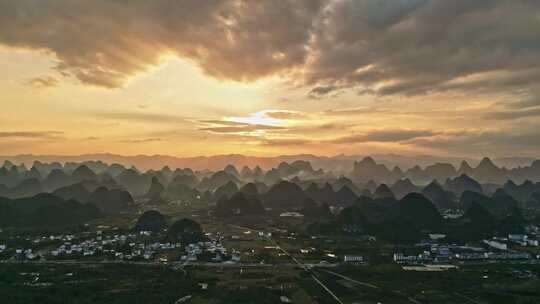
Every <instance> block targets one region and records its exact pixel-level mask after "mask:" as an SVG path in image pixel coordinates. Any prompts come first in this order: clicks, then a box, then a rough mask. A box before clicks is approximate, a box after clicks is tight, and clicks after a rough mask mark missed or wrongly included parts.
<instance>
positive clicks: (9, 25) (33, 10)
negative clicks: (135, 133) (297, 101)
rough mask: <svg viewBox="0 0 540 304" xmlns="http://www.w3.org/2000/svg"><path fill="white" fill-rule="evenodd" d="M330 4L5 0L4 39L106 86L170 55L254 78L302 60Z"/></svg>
mask: <svg viewBox="0 0 540 304" xmlns="http://www.w3.org/2000/svg"><path fill="white" fill-rule="evenodd" d="M324 2H325V1H322V0H321V1H319V0H289V1H231V0H208V1H198V0H187V1H169V0H156V1H139V0H135V1H108V0H94V1H71V0H58V1H35V0H7V1H1V2H0V44H4V45H8V46H13V47H20V48H28V49H35V50H46V51H48V52H49V53H52V54H53V55H54V57H55V60H57V61H58V64H57V65H56V69H57V70H58V71H59V72H60V73H61V74H64V75H70V76H73V77H76V78H77V79H79V80H80V81H81V82H82V83H85V84H91V85H96V86H102V87H107V88H115V87H119V86H122V85H123V84H124V83H125V82H126V81H127V80H128V79H129V78H130V77H131V76H133V75H135V74H137V73H141V72H144V71H146V70H147V69H148V68H149V67H151V66H154V65H157V64H159V63H160V61H161V58H162V56H163V55H164V54H168V55H176V56H179V57H184V58H189V59H191V60H192V61H193V62H195V63H196V64H197V65H198V66H200V67H201V68H202V70H203V71H204V72H205V73H206V74H209V75H212V76H213V77H216V78H219V79H232V80H238V81H250V80H254V79H257V78H260V77H264V76H268V75H273V74H274V73H279V72H280V71H284V70H287V69H290V68H291V67H293V66H298V65H301V64H303V63H304V61H305V59H306V57H307V52H308V49H307V47H306V45H307V44H308V42H309V40H310V38H311V31H312V27H313V23H314V20H316V19H317V17H316V16H317V15H318V14H319V12H320V10H321V8H322V7H323V3H324Z"/></svg>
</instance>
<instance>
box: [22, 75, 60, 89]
mask: <svg viewBox="0 0 540 304" xmlns="http://www.w3.org/2000/svg"><path fill="white" fill-rule="evenodd" d="M58 83H59V81H58V79H56V78H55V77H52V76H39V77H34V78H31V79H28V80H27V81H26V84H28V85H31V86H35V87H42V88H52V87H56V86H58Z"/></svg>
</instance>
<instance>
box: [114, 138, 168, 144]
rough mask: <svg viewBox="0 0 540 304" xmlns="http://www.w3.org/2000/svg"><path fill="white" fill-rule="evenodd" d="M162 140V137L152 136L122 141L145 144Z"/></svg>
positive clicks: (123, 141)
mask: <svg viewBox="0 0 540 304" xmlns="http://www.w3.org/2000/svg"><path fill="white" fill-rule="evenodd" d="M157 141H161V138H157V137H152V138H143V139H129V140H121V141H120V142H121V143H128V144H144V143H151V142H157Z"/></svg>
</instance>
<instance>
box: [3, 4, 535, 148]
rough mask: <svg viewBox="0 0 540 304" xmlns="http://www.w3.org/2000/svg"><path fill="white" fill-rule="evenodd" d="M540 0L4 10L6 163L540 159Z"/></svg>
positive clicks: (16, 7) (15, 7) (9, 6)
mask: <svg viewBox="0 0 540 304" xmlns="http://www.w3.org/2000/svg"><path fill="white" fill-rule="evenodd" d="M539 28H540V1H533V0H530V1H526V0H475V1H470V0H452V1H447V0H432V1H429V0H290V1H287V0H283V1H273V0H272V1H262V0H261V1H238V0H234V1H226V0H207V1H199V0H184V1H180V0H179V1H169V0H155V1H142V0H132V1H127V0H93V1H83V0H2V1H0V94H1V95H0V102H1V105H2V108H1V111H0V126H1V128H0V155H15V154H30V153H32V154H59V155H74V154H85V153H105V152H106V153H116V154H123V155H137V154H167V155H174V156H198V155H216V154H230V153H235V154H236V153H239V154H246V155H257V156H272V155H282V154H300V153H310V154H317V155H337V154H375V153H396V154H403V155H423V154H429V155H438V156H454V157H455V156H463V157H481V156H485V155H489V156H495V157H503V156H525V157H538V156H539V155H540V119H539V118H540V31H539V30H538V29H539Z"/></svg>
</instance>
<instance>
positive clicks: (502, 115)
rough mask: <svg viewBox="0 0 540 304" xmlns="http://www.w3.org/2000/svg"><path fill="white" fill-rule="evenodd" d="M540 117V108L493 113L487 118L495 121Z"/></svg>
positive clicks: (488, 114)
mask: <svg viewBox="0 0 540 304" xmlns="http://www.w3.org/2000/svg"><path fill="white" fill-rule="evenodd" d="M538 116H540V108H534V109H523V110H505V111H499V112H491V113H487V114H486V115H485V118H487V119H495V120H514V119H521V118H528V117H538Z"/></svg>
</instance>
